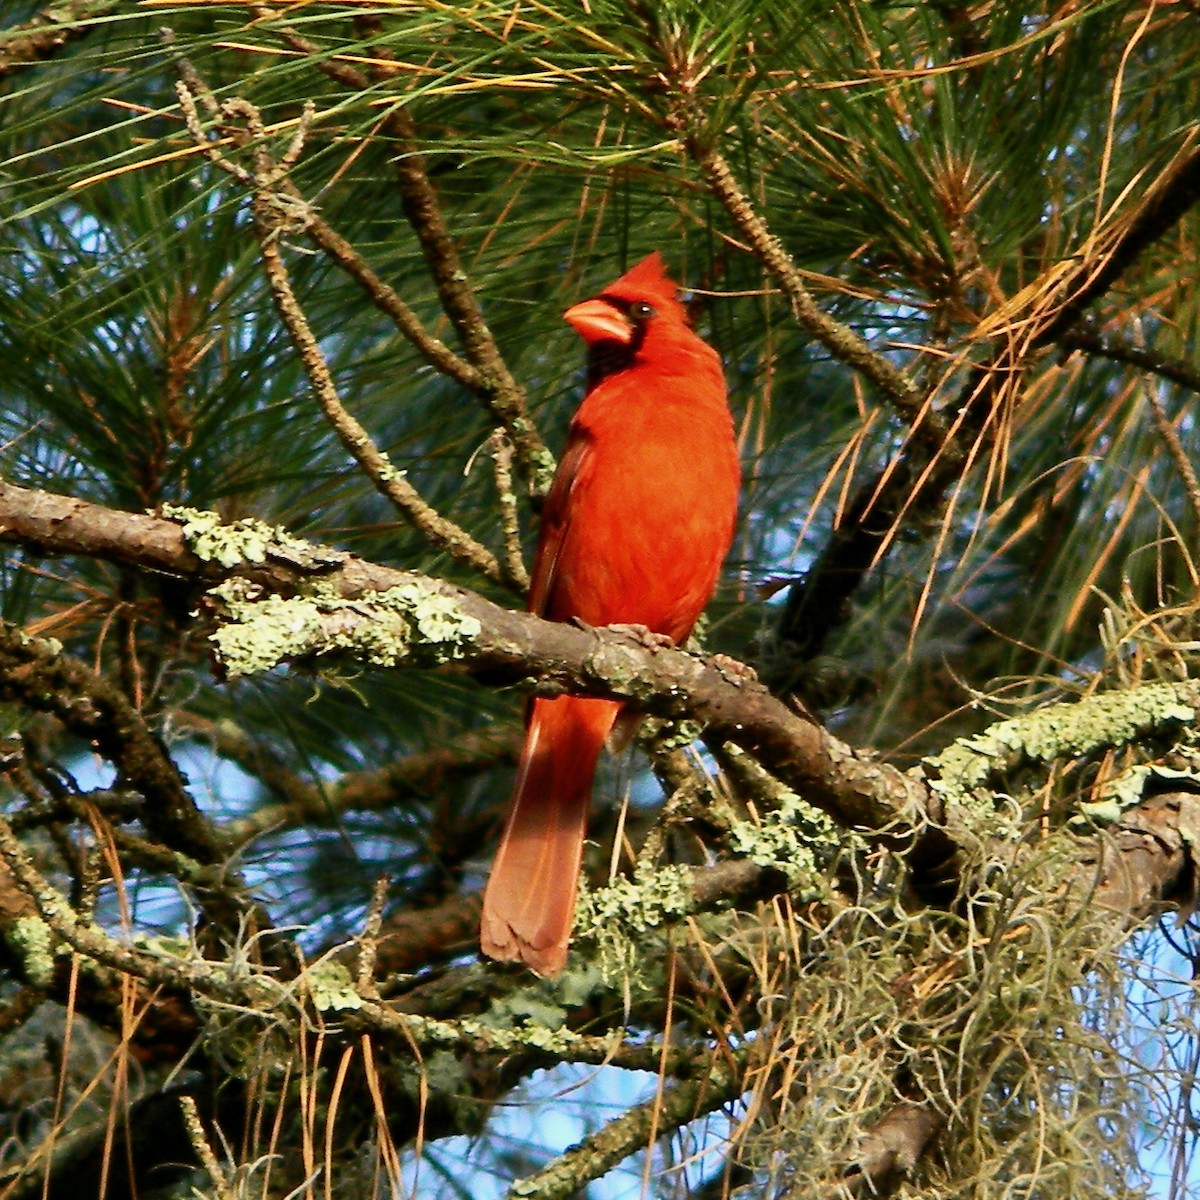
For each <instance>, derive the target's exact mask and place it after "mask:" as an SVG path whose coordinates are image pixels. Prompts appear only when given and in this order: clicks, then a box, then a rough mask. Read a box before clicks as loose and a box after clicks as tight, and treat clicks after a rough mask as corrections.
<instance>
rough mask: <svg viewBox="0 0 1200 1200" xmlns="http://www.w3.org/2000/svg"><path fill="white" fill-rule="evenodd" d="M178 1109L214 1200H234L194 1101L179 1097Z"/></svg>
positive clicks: (183, 1096) (184, 1096) (182, 1096)
mask: <svg viewBox="0 0 1200 1200" xmlns="http://www.w3.org/2000/svg"><path fill="white" fill-rule="evenodd" d="M179 1107H180V1108H181V1109H182V1110H183V1124H184V1127H185V1128H186V1129H187V1135H188V1141H190V1142H191V1143H192V1149H193V1150H195V1152H196V1157H197V1158H198V1159H199V1160H200V1165H201V1166H202V1167H203V1168H204V1169H205V1170H206V1171H207V1172H208V1178H209V1182H210V1183H211V1184H212V1188H213V1193H214V1195H215V1196H216V1200H235V1196H234V1192H233V1189H232V1188H230V1186H229V1180H228V1179H227V1178H226V1176H225V1172H224V1171H223V1170H222V1169H221V1164H220V1163H219V1162H217V1156H216V1155H215V1154H214V1153H213V1149H212V1147H211V1146H210V1145H209V1144H208V1138H207V1136H206V1135H205V1133H204V1125H203V1123H202V1122H201V1120H200V1111H199V1109H197V1107H196V1101H195V1100H194V1099H193V1098H192V1097H191V1096H189V1095H187V1094H186V1093H185V1094H184V1095H181V1096H180V1097H179Z"/></svg>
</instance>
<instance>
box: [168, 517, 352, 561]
mask: <svg viewBox="0 0 1200 1200" xmlns="http://www.w3.org/2000/svg"><path fill="white" fill-rule="evenodd" d="M162 515H163V516H165V517H168V518H170V519H171V520H172V521H178V522H179V523H180V524H181V525H182V526H183V538H184V541H185V542H186V543H187V547H188V549H189V550H190V551H191V552H192V553H193V554H194V555H195V556H196V557H197V558H202V559H204V561H205V562H215V563H218V564H220V565H221V566H222V567H229V568H233V567H237V566H241V565H242V564H244V563H262V562H266V561H267V559H268V558H269V557H281V558H286V559H287V560H289V561H292V562H302V563H304V562H311V563H313V564H316V563H326V562H328V561H330V559H331V556H332V558H333V559H335V560H336V559H337V558H340V557H341V556H340V555H336V554H332V552H330V551H328V550H323V549H322V548H320V547H318V546H314V545H313V544H312V543H311V542H306V541H304V540H303V539H302V538H298V537H293V536H292V535H291V534H290V533H288V532H287V530H285V529H279V528H277V527H275V526H273V525H268V524H267V523H266V522H265V521H258V520H255V519H254V518H252V517H248V518H246V519H244V520H241V521H230V522H225V521H223V520H222V519H221V516H220V514H219V513H215V512H208V511H207V510H205V509H201V508H188V507H187V506H185V505H182V504H164V505H163V507H162Z"/></svg>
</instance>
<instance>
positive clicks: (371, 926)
mask: <svg viewBox="0 0 1200 1200" xmlns="http://www.w3.org/2000/svg"><path fill="white" fill-rule="evenodd" d="M391 882H392V881H391V879H389V878H388V876H386V875H380V877H379V878H378V879H377V880H375V889H374V891H373V892H372V893H371V903H370V906H369V907H368V908H367V920H366V925H365V926H364V928H363V932H362V937H360V938H359V941H358V994H359V995H360V996H365V997H366V998H367V999H368V1000H378V999H379V988H378V987H377V986H376V983H375V963H376V961H377V959H378V957H379V929H380V927H381V926H382V924H383V906H384V904H386V903H387V894H388V887H389V885H390V884H391Z"/></svg>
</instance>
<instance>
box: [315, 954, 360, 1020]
mask: <svg viewBox="0 0 1200 1200" xmlns="http://www.w3.org/2000/svg"><path fill="white" fill-rule="evenodd" d="M304 981H305V983H306V984H307V985H308V994H309V996H310V997H311V998H312V1002H313V1007H314V1008H316V1009H317V1011H318V1012H344V1011H346V1010H347V1009H355V1008H362V1003H363V1001H362V996H360V995H359V994H358V989H357V988H356V987H355V986H354V980H353V978H351V975H350V972H349V971H348V970H347V969H346V967H345V965H344V964H342V963H340V962H337V961H336V960H334V959H332V958H326V959H323V960H322V961H321V962H318V963H314V964H313V965H312V966H311V967H309V968H308V970H307V971H305V973H304Z"/></svg>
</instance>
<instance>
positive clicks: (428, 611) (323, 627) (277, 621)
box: [210, 580, 482, 676]
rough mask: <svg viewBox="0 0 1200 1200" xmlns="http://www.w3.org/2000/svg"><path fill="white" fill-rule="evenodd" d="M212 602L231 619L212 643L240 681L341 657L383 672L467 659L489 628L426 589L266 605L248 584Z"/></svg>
mask: <svg viewBox="0 0 1200 1200" xmlns="http://www.w3.org/2000/svg"><path fill="white" fill-rule="evenodd" d="M210 595H212V596H213V597H215V598H216V599H218V600H219V601H220V602H221V604H222V605H223V607H224V609H225V611H226V613H227V615H228V619H227V621H226V622H225V623H224V624H222V625H221V627H220V628H219V629H217V630H216V631H215V632H214V633H212V634H211V635H210V638H211V640H212V642H213V644H214V646H215V647H216V651H217V656H218V658H219V659H220V660H221V662H222V663H223V664H224V666H225V667H226V669H227V670H228V672H229V673H230V675H234V676H237V675H252V674H256V673H258V672H262V671H268V670H271V669H272V668H273V667H276V666H278V665H279V664H280V663H283V662H288V661H293V660H296V659H304V658H316V657H320V656H323V655H329V654H335V653H340V654H348V655H350V656H351V657H353V658H355V659H357V660H358V661H361V662H366V663H370V664H372V665H374V666H378V667H394V666H395V665H396V664H397V663H399V662H401V661H402V660H404V659H408V658H410V657H416V658H418V659H419V661H420V662H421V663H422V665H435V664H437V663H440V662H445V661H447V660H449V659H452V658H457V657H459V656H460V655H461V654H462V650H463V648H464V647H465V646H467V645H468V644H470V642H471V641H472V639H474V638H475V637H477V636H478V635H479V633H480V631H481V629H482V626H481V625H480V623H479V621H478V620H476V619H475V618H474V617H471V616H468V615H467V614H466V613H464V612H463V611H462V609H461V607H460V606H459V604H458V602H457V601H456V600H455V599H454V598H453V597H452V596H447V595H443V594H441V593H439V592H437V591H434V590H433V589H432V588H429V587H425V586H422V585H421V584H418V583H406V584H401V585H399V586H397V587H393V588H388V589H387V590H386V591H383V592H367V593H365V594H364V595H362V596H360V597H358V598H357V599H353V600H347V599H344V598H342V597H340V596H337V595H336V594H332V593H328V592H322V591H319V590H318V591H316V592H314V594H312V595H308V596H294V597H288V598H284V597H282V596H265V597H263V598H261V599H260V598H256V597H255V596H254V595H253V594H252V593H251V592H250V591H248V589H247V586H246V584H245V583H244V581H241V580H230V581H226V582H225V583H223V584H221V585H220V586H219V587H217V588H214V589H213V590H212V592H211V593H210Z"/></svg>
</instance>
